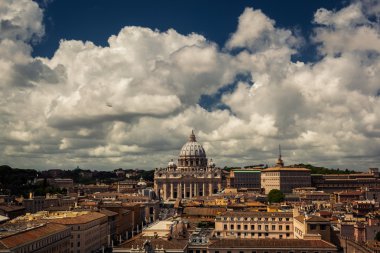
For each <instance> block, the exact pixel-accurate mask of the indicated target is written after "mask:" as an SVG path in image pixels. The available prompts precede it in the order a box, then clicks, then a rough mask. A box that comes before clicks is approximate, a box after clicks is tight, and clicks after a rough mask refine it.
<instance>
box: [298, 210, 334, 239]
mask: <svg viewBox="0 0 380 253" xmlns="http://www.w3.org/2000/svg"><path fill="white" fill-rule="evenodd" d="M294 237H295V238H297V239H322V240H325V241H329V242H330V241H331V226H330V221H329V220H328V219H325V218H323V217H320V216H304V215H299V216H296V217H294Z"/></svg>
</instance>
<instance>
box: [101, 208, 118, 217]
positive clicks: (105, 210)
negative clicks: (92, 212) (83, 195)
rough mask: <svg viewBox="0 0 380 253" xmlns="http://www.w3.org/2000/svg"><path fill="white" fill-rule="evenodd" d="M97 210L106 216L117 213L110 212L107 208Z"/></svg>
mask: <svg viewBox="0 0 380 253" xmlns="http://www.w3.org/2000/svg"><path fill="white" fill-rule="evenodd" d="M99 212H100V213H102V214H105V215H107V216H116V215H118V213H116V212H112V211H111V210H108V209H102V210H100V211H99Z"/></svg>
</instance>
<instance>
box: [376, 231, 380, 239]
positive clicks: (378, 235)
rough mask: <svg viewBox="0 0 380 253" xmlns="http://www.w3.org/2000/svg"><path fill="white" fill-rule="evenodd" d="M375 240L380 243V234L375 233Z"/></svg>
mask: <svg viewBox="0 0 380 253" xmlns="http://www.w3.org/2000/svg"><path fill="white" fill-rule="evenodd" d="M375 240H376V241H380V232H377V233H376V236H375Z"/></svg>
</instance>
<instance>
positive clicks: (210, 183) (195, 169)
mask: <svg viewBox="0 0 380 253" xmlns="http://www.w3.org/2000/svg"><path fill="white" fill-rule="evenodd" d="M221 187H222V178H221V169H220V168H217V167H216V166H215V164H214V163H213V161H212V159H211V160H210V162H208V159H207V157H206V152H205V150H204V149H203V147H202V145H201V144H199V143H198V142H197V140H196V138H195V135H194V132H192V133H191V135H190V137H189V140H188V142H187V143H185V145H184V146H183V147H182V149H181V151H180V154H179V158H178V163H177V164H175V163H174V162H173V161H171V162H169V164H168V167H166V168H159V169H156V171H155V173H154V189H155V192H156V194H157V195H158V196H159V197H160V198H161V199H162V200H164V201H167V200H175V199H177V198H193V197H196V196H210V195H212V194H214V193H217V192H218V191H220V190H221Z"/></svg>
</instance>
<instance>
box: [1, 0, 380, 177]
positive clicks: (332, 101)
mask: <svg viewBox="0 0 380 253" xmlns="http://www.w3.org/2000/svg"><path fill="white" fill-rule="evenodd" d="M43 8H49V4H47V5H46V7H43V6H41V5H38V4H37V3H36V2H33V1H31V0H6V1H2V2H1V3H0V73H1V75H0V94H1V97H2V99H1V102H0V128H1V129H2V131H1V133H0V163H1V164H8V165H10V166H12V167H18V168H25V169H26V168H33V169H55V168H61V169H73V168H75V167H77V166H79V167H81V168H83V169H98V170H99V169H109V170H111V169H116V168H120V167H121V168H125V169H132V168H141V169H152V168H155V167H164V166H166V165H167V163H168V162H169V161H170V159H174V160H176V159H177V157H178V154H179V151H180V148H181V147H182V145H183V144H184V143H185V142H186V141H187V138H188V136H189V134H190V132H191V130H192V129H194V131H195V134H196V136H197V139H198V141H199V142H200V143H201V144H202V145H203V147H204V148H205V150H206V153H207V156H208V158H212V159H213V160H214V161H215V163H216V164H217V166H220V167H224V166H245V165H252V164H269V165H272V164H274V163H275V161H276V159H277V155H278V145H279V144H281V147H282V154H283V157H284V161H285V164H295V163H309V164H313V165H315V166H326V167H329V168H342V169H345V168H348V169H356V170H363V171H364V170H366V169H367V168H369V167H380V97H379V95H380V81H379V80H380V26H379V13H380V2H379V1H375V0H368V1H351V2H349V3H347V4H345V5H344V6H343V7H342V8H340V9H326V8H318V9H315V12H314V16H313V18H312V19H311V20H309V24H310V26H311V31H310V34H311V35H310V36H305V35H304V34H302V33H300V32H298V31H297V29H293V28H294V27H284V26H280V25H278V23H277V21H276V20H274V19H273V18H271V17H270V16H268V15H266V14H265V13H264V12H263V11H262V10H260V9H256V8H255V6H246V8H245V9H244V10H243V12H242V13H241V14H240V16H236V23H235V24H234V25H235V27H236V29H235V31H234V32H233V33H232V34H229V35H228V36H229V37H228V39H227V40H226V41H225V42H224V43H223V44H220V42H219V43H218V42H215V41H212V40H211V39H210V38H207V36H206V35H204V34H199V33H196V32H193V33H189V34H181V33H180V32H178V31H176V29H175V28H171V29H168V30H164V31H160V30H158V29H154V28H150V27H143V26H125V27H124V28H122V29H121V30H120V31H119V32H118V33H117V34H112V33H110V34H109V36H108V44H107V45H99V44H97V43H95V42H92V41H90V40H74V39H66V38H61V41H60V42H59V45H58V48H57V49H56V50H55V51H54V54H53V55H52V56H51V57H48V56H42V55H34V54H33V49H34V47H36V45H38V44H40V43H41V41H42V40H43V39H44V38H46V37H47V36H49V34H48V33H47V32H46V29H45V27H46V26H45V23H44V22H46V19H45V18H44V15H45V10H44V9H43ZM53 18H54V17H53ZM227 33H228V32H227ZM309 47H314V48H315V50H316V54H317V55H316V57H314V58H313V60H303V58H302V57H300V54H303V53H305V48H309Z"/></svg>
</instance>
